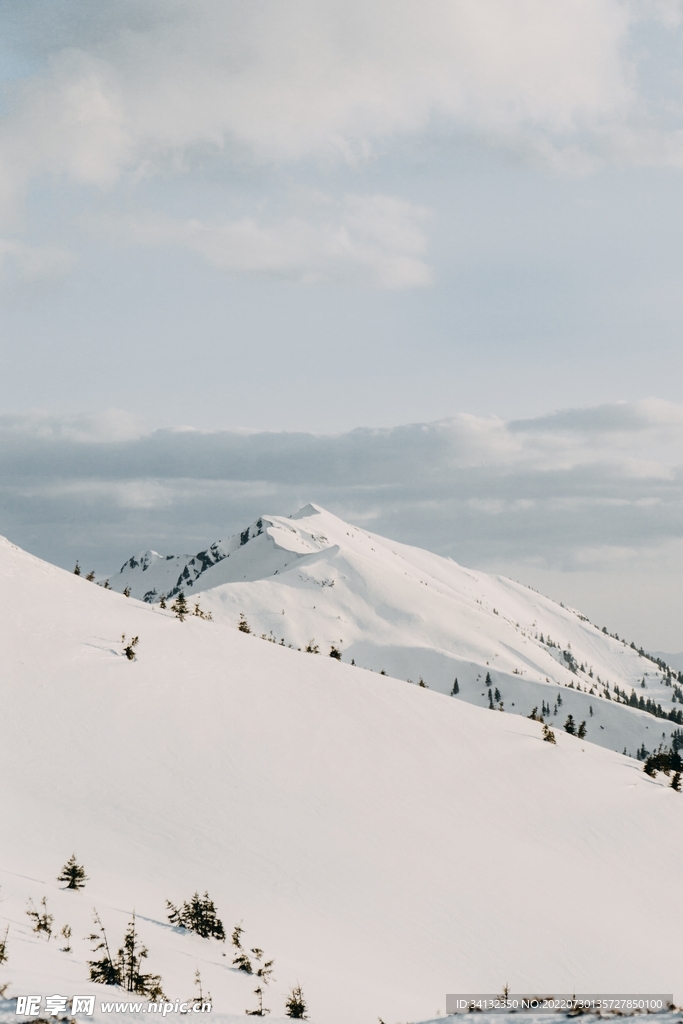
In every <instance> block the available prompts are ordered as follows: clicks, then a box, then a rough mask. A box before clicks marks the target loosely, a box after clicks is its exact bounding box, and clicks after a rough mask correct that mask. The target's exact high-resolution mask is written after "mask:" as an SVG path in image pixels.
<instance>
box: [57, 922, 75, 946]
mask: <svg viewBox="0 0 683 1024" xmlns="http://www.w3.org/2000/svg"><path fill="white" fill-rule="evenodd" d="M59 934H60V935H61V936H62V938H63V939H64V945H63V946H60V949H61V951H62V953H71V952H73V950H72V949H71V925H70V924H65V925H64V927H63V928H62V930H61V932H60V933H59Z"/></svg>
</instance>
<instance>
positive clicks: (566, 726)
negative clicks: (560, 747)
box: [564, 715, 576, 736]
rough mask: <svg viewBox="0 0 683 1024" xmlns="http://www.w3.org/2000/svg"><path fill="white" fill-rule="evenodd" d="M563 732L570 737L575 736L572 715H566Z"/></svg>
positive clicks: (574, 724)
mask: <svg viewBox="0 0 683 1024" xmlns="http://www.w3.org/2000/svg"><path fill="white" fill-rule="evenodd" d="M564 731H565V732H568V733H569V735H570V736H575V735H576V723H575V721H574V716H573V715H567V721H566V722H565V723H564Z"/></svg>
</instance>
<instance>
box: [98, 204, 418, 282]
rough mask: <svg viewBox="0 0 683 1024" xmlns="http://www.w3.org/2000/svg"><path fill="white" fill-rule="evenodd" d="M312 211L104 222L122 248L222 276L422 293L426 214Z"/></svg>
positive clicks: (388, 209)
mask: <svg viewBox="0 0 683 1024" xmlns="http://www.w3.org/2000/svg"><path fill="white" fill-rule="evenodd" d="M317 199H318V202H317V203H313V204H311V206H310V207H309V210H308V214H309V216H308V218H307V219H305V218H303V217H301V216H289V217H287V218H284V219H283V218H280V219H277V220H273V219H271V221H270V222H268V220H267V219H266V218H265V217H263V215H261V216H260V217H259V218H258V219H257V218H256V217H253V216H251V217H242V218H240V219H239V220H233V221H227V222H223V223H220V224H217V223H203V222H201V221H199V220H185V221H180V220H173V219H172V218H170V217H160V216H157V217H150V216H144V215H143V216H137V217H129V218H127V219H126V220H118V221H117V220H112V219H107V220H100V221H99V222H98V225H99V226H102V225H104V226H105V228H106V229H107V230H108V231H109V232H110V233H112V234H114V235H116V236H118V237H119V238H121V239H122V240H128V241H134V242H137V243H139V244H145V245H154V246H160V245H163V246H165V247H167V246H169V245H175V246H179V247H182V248H186V249H189V250H190V251H192V252H196V253H198V254H199V255H200V256H202V257H203V258H204V259H205V260H206V261H207V262H208V263H210V264H212V265H213V266H215V267H218V268H220V269H221V270H226V271H231V272H237V273H256V274H269V275H275V276H280V277H286V278H292V279H294V280H298V281H303V282H308V283H311V282H315V281H345V280H357V281H364V282H369V283H372V284H374V285H375V286H377V287H380V288H388V289H401V288H415V287H422V286H424V285H427V284H429V283H430V282H431V276H432V275H431V269H430V267H429V266H428V265H427V263H425V261H424V260H423V259H422V258H421V257H422V256H423V255H424V253H425V250H426V247H427V246H426V238H425V234H424V230H423V223H424V221H425V220H426V218H427V215H428V214H427V211H426V210H425V209H424V208H423V207H419V206H415V205H413V204H411V203H408V202H405V201H404V200H401V199H397V198H395V197H393V196H384V195H371V196H347V197H346V199H345V200H344V201H343V202H341V203H333V202H332V201H329V200H328V201H325V202H323V201H322V200H321V197H317Z"/></svg>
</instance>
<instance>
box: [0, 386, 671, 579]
mask: <svg viewBox="0 0 683 1024" xmlns="http://www.w3.org/2000/svg"><path fill="white" fill-rule="evenodd" d="M682 414H683V409H682V407H680V406H675V405H671V404H667V403H661V402H657V401H654V400H649V401H647V402H636V403H620V404H617V405H613V406H602V407H597V408H594V409H587V410H568V411H566V412H564V413H558V414H556V416H554V417H540V418H539V419H537V420H531V421H525V422H524V423H521V424H520V422H517V423H506V422H505V421H503V420H500V419H496V418H493V417H491V418H487V417H475V416H470V415H459V416H456V417H453V418H452V419H449V420H443V421H440V422H436V423H428V424H411V425H405V426H399V427H395V428H391V429H359V430H353V431H351V432H349V433H346V434H339V435H313V434H295V433H257V432H250V433H246V432H236V431H216V432H202V431H198V430H188V429H183V430H169V429H164V430H155V431H151V432H150V431H149V430H145V429H144V427H143V426H142V424H140V422H139V421H136V420H134V419H132V418H130V417H127V416H126V415H125V414H116V413H108V414H106V415H104V416H101V417H92V418H86V417H81V418H78V419H73V418H72V419H65V420H60V419H59V418H58V417H40V416H38V415H36V414H34V415H30V416H26V417H18V416H14V417H1V418H0V475H1V477H2V479H4V480H5V481H11V483H9V484H5V485H4V488H3V489H2V491H0V509H1V510H2V525H0V530H1V531H2V532H5V533H6V534H8V535H9V536H10V537H11V538H12V539H14V540H16V541H18V542H19V543H26V544H27V546H28V547H34V548H35V547H36V544H35V543H34V542H33V541H34V540H35V538H36V537H37V536H38V534H37V533H36V531H37V530H38V526H37V525H34V526H31V524H32V523H33V524H36V523H37V521H39V522H40V523H43V524H45V527H44V528H45V530H46V533H45V535H44V536H41V537H40V541H41V548H40V550H41V551H42V552H45V551H47V549H48V548H49V545H50V544H53V550H52V557H57V554H56V552H58V549H59V550H61V548H60V545H61V547H65V540H64V537H63V536H62V537H61V539H59V540H57V535H58V534H59V529H57V528H56V527H55V521H57V522H59V521H61V520H63V519H64V518H65V519H66V521H68V522H69V524H70V529H71V530H72V531H73V534H74V536H75V537H76V538H77V542H78V544H79V545H83V544H88V543H89V544H91V545H92V547H93V548H95V547H97V546H98V545H99V546H100V548H101V557H102V559H104V560H106V559H107V558H110V559H111V562H110V564H116V563H118V562H119V561H121V560H122V559H123V558H124V557H125V556H126V554H128V553H130V552H129V550H128V549H130V550H131V551H132V550H136V549H139V548H141V547H146V546H163V545H164V543H166V542H168V544H169V545H171V550H173V547H178V548H180V549H183V550H184V549H187V550H191V549H192V547H193V545H196V544H199V545H201V544H204V543H207V542H210V541H211V540H214V539H217V538H218V537H220V536H225V535H226V533H229V532H230V531H233V532H234V531H236V530H237V529H238V528H240V527H243V526H244V523H245V522H247V521H251V520H252V519H255V518H256V517H258V515H259V514H261V513H263V512H279V513H289V512H292V511H294V510H295V509H296V508H297V507H299V506H300V505H303V504H305V503H306V502H307V501H311V500H313V501H317V502H319V503H321V504H323V505H326V506H327V507H329V508H331V509H332V510H333V511H336V512H337V513H339V514H340V515H342V516H344V517H346V518H349V519H351V520H355V521H360V522H364V523H366V524H368V525H370V526H371V528H372V529H375V530H377V532H380V533H385V534H387V535H389V536H394V537H396V538H397V539H401V540H405V541H408V542H411V543H416V544H420V545H422V546H424V547H427V548H430V549H432V550H436V551H440V552H442V553H445V554H450V555H452V556H453V557H455V558H457V559H458V560H461V561H463V562H465V563H468V562H469V563H478V564H480V565H484V564H486V565H491V564H495V562H496V560H499V561H500V560H501V559H508V560H509V559H515V560H517V561H524V560H525V559H526V560H530V562H533V563H535V564H538V563H539V560H540V561H541V562H543V563H544V564H547V565H548V566H558V565H561V566H563V567H564V568H568V567H569V568H570V567H572V566H574V567H585V566H586V565H587V561H588V559H589V558H590V557H592V556H591V555H590V552H593V554H595V553H596V552H598V551H599V550H600V549H601V548H602V547H605V548H606V549H607V548H619V549H624V550H625V549H630V550H633V551H634V552H637V551H638V550H641V549H643V550H644V549H646V548H648V549H650V548H653V547H657V546H661V545H666V544H669V543H673V542H678V541H679V540H680V539H681V537H683V517H682V515H681V513H682V512H683V465H682V463H683V459H682V458H681V452H682V451H683V415H682ZM662 423H664V424H665V425H666V430H667V432H668V433H667V445H668V447H667V448H666V451H665V453H664V456H663V455H662V449H661V444H660V439H659V435H658V433H657V431H658V429H659V425H661V424H662ZM596 424H597V433H596ZM653 424H654V425H655V427H654V428H653V426H652V425H653ZM567 425H569V427H570V429H568V427H567ZM605 425H607V426H609V430H607V431H605V429H604V428H605ZM653 431H654V432H653ZM622 435H624V436H626V435H627V436H628V439H629V444H628V450H627V452H626V453H625V452H624V448H623V445H622V443H621V439H622ZM596 437H598V438H599V443H596V440H595V439H596ZM36 516H37V517H38V520H36ZM55 531H56V532H55ZM50 538H52V539H50ZM88 538H89V539H88ZM27 539H28V540H27ZM28 541H31V542H30V543H29V542H28ZM69 543H70V544H71V547H70V548H69V555H68V558H69V559H70V558H71V556H72V553H73V550H72V549H73V547H74V542H73V539H72V540H71V541H70V542H69ZM42 545H45V547H43V546H42ZM66 547H68V545H66ZM597 558H598V556H597V555H596V559H597ZM598 561H599V559H598ZM103 567H105V568H106V566H103Z"/></svg>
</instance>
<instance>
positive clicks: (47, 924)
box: [26, 896, 55, 942]
mask: <svg viewBox="0 0 683 1024" xmlns="http://www.w3.org/2000/svg"><path fill="white" fill-rule="evenodd" d="M40 905H41V907H42V908H43V909H42V911H40V910H36V908H35V906H34V904H33V900H32V899H29V901H28V910H27V911H26V914H27V916H28V917H29V918H30V919H31V921H33V930H34V932H37V933H38V934H39V935H40V933H41V932H42V933H43V934H45V935H47V941H48V942H49V941H50V939H51V938H52V923H53V921H54V919H55V918H54V914H49V913H48V910H47V899H46V897H45V896H43V898H42V900H41V901H40Z"/></svg>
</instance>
